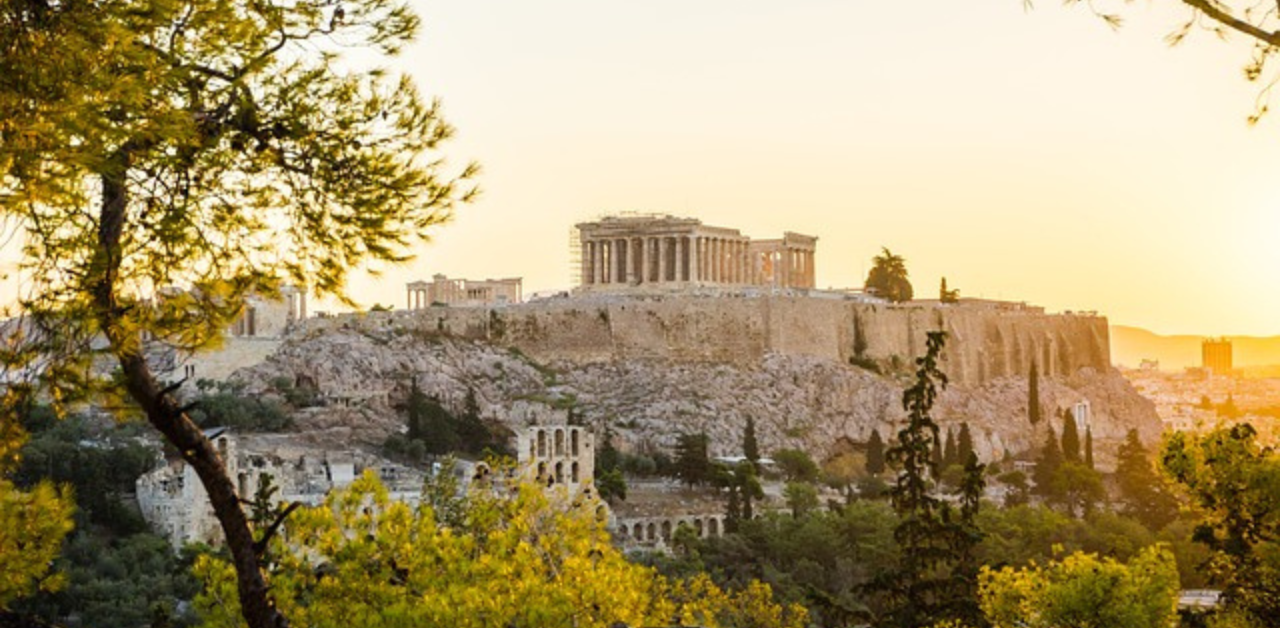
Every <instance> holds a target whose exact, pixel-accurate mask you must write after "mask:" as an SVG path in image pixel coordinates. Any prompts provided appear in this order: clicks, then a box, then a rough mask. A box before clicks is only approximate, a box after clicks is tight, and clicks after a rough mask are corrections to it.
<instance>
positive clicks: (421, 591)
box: [195, 472, 806, 628]
mask: <svg viewBox="0 0 1280 628" xmlns="http://www.w3.org/2000/svg"><path fill="white" fill-rule="evenodd" d="M512 488H514V489H515V491H514V493H511V492H510V491H505V490H504V491H502V493H503V495H497V494H495V493H493V492H489V491H483V490H470V491H467V492H465V493H463V495H464V497H462V498H460V502H459V506H460V508H461V512H460V513H459V514H460V516H458V517H456V518H455V519H453V520H452V522H446V520H443V519H441V518H440V517H439V516H438V514H437V511H436V510H435V509H434V508H433V507H431V506H430V505H426V506H423V507H420V508H414V507H411V506H409V505H408V504H406V503H404V502H399V501H393V500H391V498H390V496H389V494H388V491H387V489H386V488H385V487H383V486H382V485H381V484H380V483H379V482H378V480H377V478H376V476H374V475H373V474H372V473H371V472H366V474H365V475H363V476H361V477H360V478H358V479H357V480H356V481H355V482H353V483H352V484H351V486H350V487H349V488H347V489H346V490H343V491H336V492H334V493H333V494H331V495H330V496H328V497H327V498H326V500H325V502H324V504H322V505H320V506H318V507H315V508H303V509H301V510H299V511H298V512H297V513H295V515H294V516H293V517H291V518H290V519H289V520H288V521H287V522H286V524H285V525H286V526H287V530H286V532H287V535H277V536H276V537H275V538H273V539H272V544H273V546H274V550H273V555H275V556H276V557H277V558H278V564H277V565H276V566H275V567H274V569H273V572H272V578H271V586H272V592H273V593H274V595H275V599H276V600H277V602H278V603H279V605H280V607H281V609H282V611H283V612H284V614H285V615H286V616H298V617H304V618H305V620H306V622H307V625H308V626H314V627H316V628H323V627H335V628H336V627H338V626H583V627H593V626H594V627H599V628H604V627H605V626H610V625H615V624H616V623H623V624H626V625H632V626H652V625H667V624H670V623H679V624H681V625H726V626H735V625H752V626H771V627H778V628H781V627H784V626H786V627H791V626H794V627H796V628H798V627H799V626H803V625H804V624H805V618H806V615H805V612H804V609H803V608H800V607H797V606H783V605H782V604H779V603H778V602H775V601H774V599H773V594H772V591H771V589H770V588H769V587H768V586H767V585H763V584H760V583H759V582H752V583H749V584H748V585H747V586H746V587H744V588H743V589H742V590H741V591H737V592H731V591H727V590H724V589H721V588H720V587H718V586H716V585H715V584H713V583H712V582H711V580H710V579H709V578H708V577H707V576H705V575H701V576H695V577H693V578H689V579H670V578H665V577H662V576H660V575H658V574H657V573H655V572H654V570H653V569H652V568H649V567H645V566H642V565H638V564H635V563H632V562H630V561H628V560H627V558H626V557H625V556H624V555H623V554H622V553H621V552H620V551H618V550H617V549H615V548H614V547H613V546H612V545H611V544H610V542H609V537H608V535H607V534H606V533H605V531H604V528H603V526H601V525H600V522H599V521H598V520H597V519H596V508H595V504H593V503H591V502H587V503H584V504H583V505H582V506H581V507H567V508H565V507H562V506H565V505H557V504H553V503H552V502H551V501H550V498H548V497H547V496H546V495H545V493H544V492H543V491H542V490H541V489H539V488H538V487H536V486H532V485H523V486H518V487H512ZM455 495H457V494H456V493H455ZM508 495H509V496H508ZM285 536H287V538H288V539H289V540H288V541H286V540H285V538H284V537H285ZM195 572H196V575H197V576H198V577H199V578H200V579H201V580H202V581H203V583H204V588H203V590H202V592H201V593H200V595H199V596H198V597H197V599H196V606H197V607H198V608H199V610H200V612H201V615H202V617H203V619H204V621H205V623H204V625H205V626H208V627H209V628H232V627H234V626H239V625H241V624H240V621H239V618H238V617H237V616H236V615H237V611H238V609H237V608H236V597H235V595H233V594H232V592H233V590H234V577H233V575H232V572H231V568H230V566H229V565H228V564H227V563H226V562H224V560H223V559H221V558H218V557H217V556H216V555H205V556H202V557H200V559H199V560H198V561H197V563H196V567H195ZM673 618H674V619H673Z"/></svg>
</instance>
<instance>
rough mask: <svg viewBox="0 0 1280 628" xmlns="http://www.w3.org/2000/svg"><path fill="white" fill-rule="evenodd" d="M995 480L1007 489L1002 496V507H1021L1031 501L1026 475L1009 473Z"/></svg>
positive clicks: (1016, 472)
mask: <svg viewBox="0 0 1280 628" xmlns="http://www.w3.org/2000/svg"><path fill="white" fill-rule="evenodd" d="M996 480H997V481H999V482H1000V483H1001V484H1004V485H1005V486H1007V487H1008V489H1007V492H1006V493H1005V495H1004V507H1005V508H1013V507H1015V506H1021V505H1023V504H1026V503H1027V502H1029V501H1030V500H1031V485H1030V484H1029V483H1028V481H1027V474H1025V473H1023V472H1021V471H1009V472H1006V473H1001V474H1000V475H998V476H996Z"/></svg>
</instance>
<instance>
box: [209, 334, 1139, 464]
mask: <svg viewBox="0 0 1280 628" xmlns="http://www.w3.org/2000/svg"><path fill="white" fill-rule="evenodd" d="M400 320H402V319H398V318H396V317H384V318H382V319H380V320H379V321H378V322H377V324H369V323H370V321H368V320H363V321H356V320H354V319H353V321H352V324H343V323H338V324H329V325H326V326H324V327H322V328H304V329H303V330H301V331H300V332H298V333H295V334H293V335H291V336H289V337H287V338H286V339H285V341H284V342H283V343H282V344H281V346H280V348H279V349H278V350H277V351H276V352H275V353H274V354H272V355H271V356H270V357H269V358H267V360H266V361H264V362H262V363H260V364H258V365H256V366H252V367H248V368H245V369H241V370H240V371H238V372H236V374H235V375H234V376H233V378H234V379H238V380H240V381H243V382H245V383H246V385H247V390H248V391H249V392H256V393H261V394H267V395H270V394H274V393H278V392H280V391H279V390H277V388H278V387H280V386H285V385H288V386H295V387H297V386H300V387H304V388H310V389H313V390H314V391H315V392H317V393H318V394H319V396H320V397H321V398H322V399H324V400H325V403H324V405H321V406H319V407H314V408H309V409H305V410H302V411H300V412H299V414H298V416H296V417H295V419H296V423H297V428H296V429H297V430H298V432H299V434H300V435H301V436H303V437H304V438H307V439H311V440H315V441H318V442H321V443H323V442H332V443H335V444H339V443H340V444H342V445H349V444H352V443H353V442H358V443H363V444H367V445H370V446H373V445H376V444H378V443H381V442H382V440H383V439H385V437H386V436H387V435H388V434H390V433H391V432H392V431H395V430H399V429H402V426H403V419H402V418H401V415H400V413H399V412H398V411H397V409H396V408H397V407H398V406H399V405H400V404H401V403H402V402H403V400H404V398H405V397H406V395H407V394H408V390H409V388H410V385H411V384H410V382H411V381H413V380H416V381H417V384H418V386H419V387H420V388H421V389H423V390H424V391H425V392H427V393H428V394H432V395H436V396H437V397H439V398H440V399H442V400H444V401H445V402H446V403H454V404H460V403H461V400H462V399H463V398H464V397H465V395H466V394H467V391H468V390H469V389H470V390H474V391H475V393H476V396H477V399H478V400H479V402H480V406H481V409H482V412H483V414H485V415H486V416H487V417H489V418H490V419H491V420H493V421H495V422H500V423H504V424H506V425H508V426H510V427H516V426H519V425H520V424H525V423H529V422H533V421H543V420H563V416H561V417H558V418H557V417H548V416H547V415H548V414H554V412H555V411H554V410H552V409H551V408H559V409H561V410H564V409H567V408H569V407H573V408H574V410H575V412H576V413H577V414H578V415H580V416H581V417H583V418H584V420H585V421H587V422H588V424H591V425H594V426H597V427H603V426H605V425H608V426H611V427H612V428H613V430H614V432H615V433H616V434H617V436H618V440H620V441H621V443H620V445H621V446H622V447H641V446H658V447H665V446H668V445H670V444H671V443H673V442H674V440H675V436H676V435H677V434H680V433H683V432H696V431H705V432H707V433H708V434H709V435H710V436H711V438H712V448H713V453H714V454H736V453H738V446H739V443H740V439H741V433H742V429H743V426H744V425H745V422H746V417H748V416H752V417H754V418H755V420H756V424H757V429H758V431H759V435H760V439H761V444H762V448H763V449H764V450H765V451H766V452H767V451H771V450H774V449H777V448H782V447H801V448H804V449H806V450H809V451H810V452H811V453H813V454H814V456H815V457H817V458H823V457H825V456H827V455H829V454H831V453H832V452H834V451H836V450H838V449H840V448H841V447H843V446H846V444H845V441H846V440H847V441H852V442H855V443H861V442H864V441H865V440H866V438H867V436H868V435H869V434H870V433H871V431H872V429H879V430H880V432H881V434H882V435H885V436H888V435H889V434H891V433H893V432H894V431H896V428H895V427H894V426H895V422H900V421H901V420H902V419H903V418H904V413H903V412H902V409H901V404H900V399H901V394H902V388H903V386H904V385H905V384H906V382H908V381H909V376H908V375H907V374H906V373H905V372H899V373H890V374H887V375H881V374H878V373H874V372H871V371H868V370H865V369H863V368H859V367H856V366H851V365H849V364H846V363H841V362H838V361H835V360H831V359H826V358H822V357H813V356H804V355H787V354H779V353H773V352H768V353H765V354H764V355H763V356H762V357H760V358H759V359H757V360H755V361H745V362H744V361H741V360H739V361H734V362H725V361H689V360H672V359H662V358H643V357H634V358H630V359H626V360H590V361H582V360H568V359H557V360H550V361H548V362H545V363H539V362H537V361H534V360H533V359H530V358H528V357H526V356H525V355H524V354H522V353H521V352H520V351H519V350H518V349H508V348H503V347H500V346H495V345H493V344H489V343H487V342H484V341H479V340H469V339H463V338H459V337H456V336H452V335H449V334H446V333H438V332H425V331H423V330H422V329H421V327H420V326H414V325H403V324H401V323H400V322H398V321H400ZM953 342H963V339H959V340H955V339H953ZM943 368H944V370H945V369H946V364H945V362H944V365H943ZM1040 394H1041V400H1042V402H1043V404H1044V406H1045V408H1046V409H1047V410H1048V411H1053V410H1056V409H1057V408H1059V407H1068V406H1070V405H1073V404H1075V403H1077V402H1080V401H1085V400H1087V401H1088V402H1089V404H1090V406H1091V408H1092V411H1093V432H1094V441H1095V452H1096V458H1097V460H1098V463H1099V466H1102V467H1106V466H1108V465H1109V464H1110V463H1111V461H1112V459H1113V457H1114V451H1115V448H1116V447H1117V446H1118V444H1119V442H1120V441H1121V440H1122V439H1123V438H1124V435H1125V433H1126V432H1127V430H1128V429H1129V428H1130V427H1137V428H1138V429H1139V430H1140V431H1141V433H1142V436H1143V439H1144V441H1146V442H1149V443H1150V442H1155V441H1156V440H1157V439H1158V438H1159V431H1160V422H1159V420H1158V418H1157V417H1156V414H1155V410H1154V407H1153V406H1152V405H1151V404H1150V403H1149V402H1148V401H1146V400H1145V399H1143V398H1142V397H1140V396H1139V395H1138V394H1137V392H1135V391H1134V390H1133V388H1132V387H1131V386H1130V385H1129V384H1128V382H1127V381H1126V380H1125V379H1124V378H1123V377H1121V376H1120V375H1119V373H1117V372H1115V371H1114V370H1109V371H1108V372H1099V371H1098V370H1096V369H1093V368H1091V367H1085V368H1081V369H1079V370H1077V371H1075V372H1074V373H1072V374H1070V375H1058V376H1055V377H1052V378H1044V379H1042V380H1041V383H1040ZM936 416H937V418H938V419H939V421H940V422H941V423H942V424H943V426H944V427H946V426H956V427H957V429H958V426H959V424H960V423H961V422H968V423H969V424H970V428H971V430H972V432H973V435H974V438H975V441H976V442H975V445H976V447H977V449H978V452H979V454H980V455H982V456H984V457H985V458H987V459H991V458H998V457H1000V456H1003V455H1004V453H1005V452H1009V453H1011V454H1014V455H1017V454H1020V453H1023V452H1026V451H1027V450H1030V449H1032V448H1034V447H1035V446H1037V445H1038V444H1039V443H1041V442H1043V439H1044V432H1043V430H1044V429H1046V425H1045V423H1043V422H1042V423H1041V424H1040V425H1039V426H1036V427H1035V428H1033V426H1031V425H1030V423H1029V422H1028V420H1027V382H1026V379H1025V378H1020V377H997V378H989V379H988V381H986V382H985V383H981V384H967V385H966V384H957V385H953V386H951V387H950V388H948V389H947V390H946V392H945V393H944V394H943V395H942V396H941V399H940V402H939V406H938V408H937V411H936ZM1055 429H1056V430H1057V431H1059V432H1060V431H1061V425H1060V424H1059V425H1058V426H1057V427H1056V428H1055Z"/></svg>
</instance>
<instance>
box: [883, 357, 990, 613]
mask: <svg viewBox="0 0 1280 628" xmlns="http://www.w3.org/2000/svg"><path fill="white" fill-rule="evenodd" d="M945 343H946V334H945V333H943V332H929V334H928V336H927V345H926V352H925V355H924V356H922V357H920V358H918V359H917V360H916V365H917V369H916V381H915V384H914V385H913V386H911V387H910V388H908V389H907V390H906V391H904V392H903V394H902V405H903V408H904V409H905V410H906V411H907V424H906V425H905V426H904V427H903V428H902V429H901V430H900V431H899V432H898V439H897V443H896V444H895V446H894V447H892V448H890V449H889V451H888V454H887V457H888V459H889V461H890V462H891V463H893V464H894V465H896V467H897V468H898V469H900V470H899V472H898V477H897V481H896V483H895V485H894V487H893V489H892V491H891V494H890V495H891V500H892V504H893V508H894V511H895V512H897V513H898V517H899V521H898V524H897V526H895V527H894V531H893V536H894V540H896V541H897V544H898V547H899V549H900V550H901V559H900V561H899V564H898V566H897V568H896V569H895V570H894V571H892V572H889V573H886V574H882V576H881V577H880V578H879V579H878V581H877V583H876V589H877V590H878V591H879V592H880V593H881V594H882V595H883V596H884V597H885V599H886V610H885V613H884V615H882V622H883V624H884V625H888V626H899V627H903V628H915V627H917V626H929V625H932V624H934V623H936V622H939V621H945V620H948V619H954V620H961V621H967V620H970V619H971V618H972V617H973V615H974V613H973V612H972V608H974V606H973V605H974V604H975V603H976V595H975V591H974V586H975V583H974V581H973V574H972V573H971V572H972V571H973V570H974V568H975V563H973V561H972V548H973V544H974V543H975V542H976V539H977V533H976V530H975V529H974V528H973V527H972V518H973V516H974V515H976V513H977V506H978V503H977V494H976V493H980V492H981V481H982V480H981V476H982V471H981V465H978V463H977V461H976V459H974V458H971V459H970V461H971V462H972V468H971V469H968V468H967V469H966V476H969V474H970V472H972V473H973V475H974V477H973V478H968V477H967V478H966V480H965V487H966V492H965V498H964V499H962V504H963V505H962V509H961V513H959V515H960V516H958V517H957V516H956V513H955V512H954V511H953V510H952V508H951V507H950V505H948V504H946V503H945V502H943V501H942V500H940V499H939V498H937V497H936V496H934V494H933V490H932V489H933V486H932V482H931V478H936V477H938V467H937V465H936V464H934V462H933V460H932V456H933V450H934V449H935V448H936V447H937V443H938V436H939V434H938V425H937V423H936V422H934V420H933V417H932V416H931V415H930V412H931V410H932V408H933V404H934V401H935V400H936V399H937V396H938V392H939V389H940V388H943V387H945V386H946V384H947V376H946V375H945V374H944V373H943V372H942V371H941V370H939V368H938V359H939V357H940V356H941V355H942V350H943V347H944V345H945ZM975 490H976V493H975V494H970V493H971V492H972V491H975Z"/></svg>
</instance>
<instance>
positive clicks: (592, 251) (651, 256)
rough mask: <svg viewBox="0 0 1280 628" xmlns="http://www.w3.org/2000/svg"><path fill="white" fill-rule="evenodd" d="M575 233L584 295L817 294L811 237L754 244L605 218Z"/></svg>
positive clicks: (697, 224) (673, 221)
mask: <svg viewBox="0 0 1280 628" xmlns="http://www.w3.org/2000/svg"><path fill="white" fill-rule="evenodd" d="M577 229H578V236H579V237H578V244H579V246H580V259H581V265H582V267H581V269H580V273H579V281H580V288H581V289H586V290H617V289H624V288H631V287H639V286H646V287H661V286H680V285H723V286H764V287H773V288H798V289H812V288H813V287H814V254H815V252H816V249H817V242H818V238H816V237H814V236H807V235H801V234H798V233H791V232H787V233H784V234H783V235H782V237H781V238H777V239H771V240H753V239H751V238H749V237H747V236H744V235H742V233H741V232H740V231H738V230H737V229H729V228H726V227H713V226H710V225H704V224H702V221H701V220H698V219H696V218H679V217H676V216H668V215H624V216H608V217H605V218H602V219H600V220H598V221H595V222H585V223H581V224H579V225H577Z"/></svg>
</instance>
